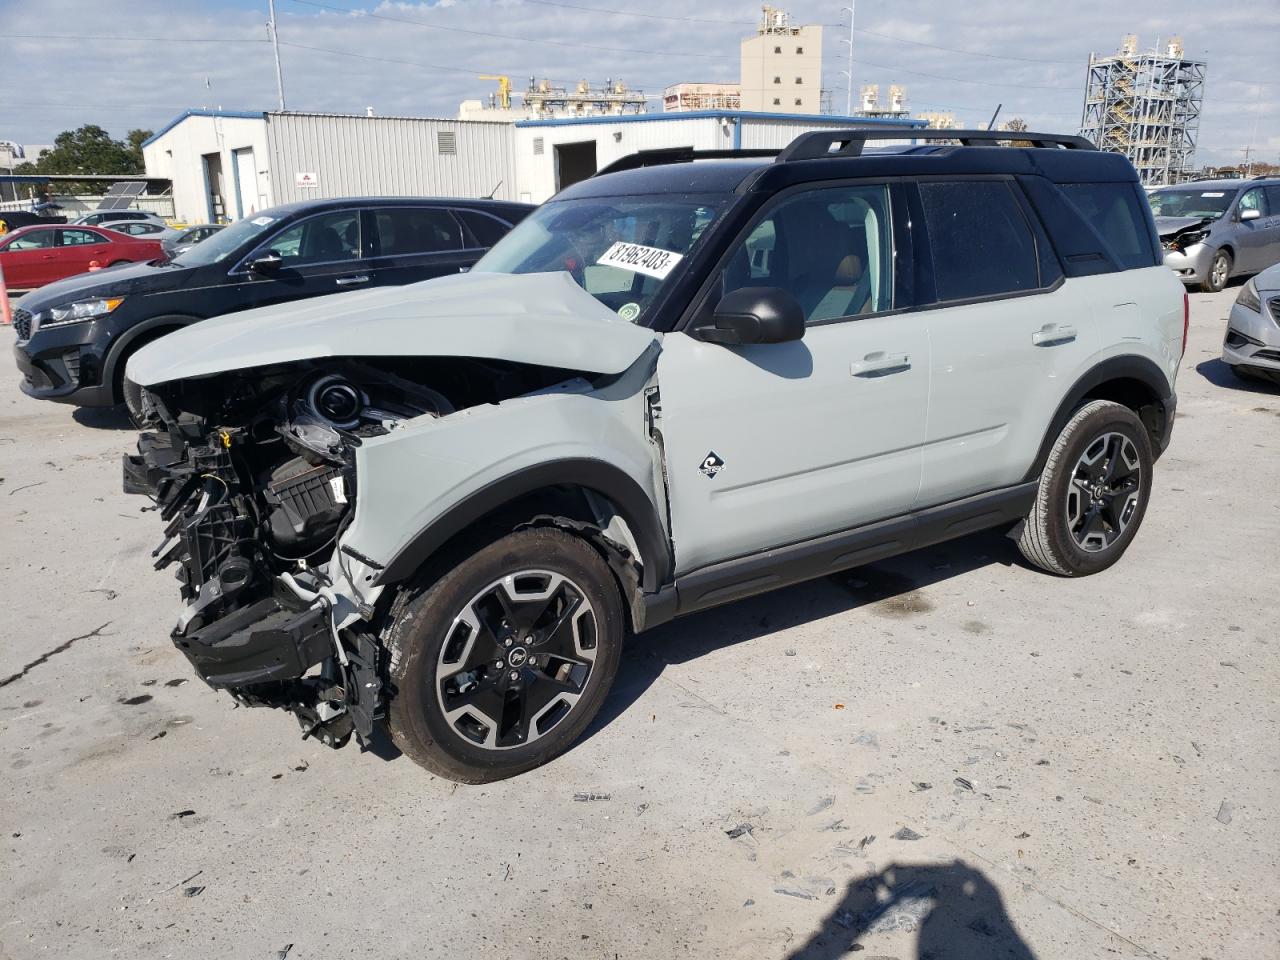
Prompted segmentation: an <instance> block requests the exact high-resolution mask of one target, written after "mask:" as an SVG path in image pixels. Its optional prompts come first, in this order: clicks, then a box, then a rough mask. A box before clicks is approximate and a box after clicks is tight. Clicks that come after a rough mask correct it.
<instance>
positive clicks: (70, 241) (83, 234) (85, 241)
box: [58, 230, 107, 247]
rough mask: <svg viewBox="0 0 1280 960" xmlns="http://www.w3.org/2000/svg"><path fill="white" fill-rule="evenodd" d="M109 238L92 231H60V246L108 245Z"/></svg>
mask: <svg viewBox="0 0 1280 960" xmlns="http://www.w3.org/2000/svg"><path fill="white" fill-rule="evenodd" d="M106 242H107V238H106V237H104V236H102V234H100V233H94V232H93V231H92V230H59V231H58V246H61V247H84V246H88V245H90V244H93V243H106Z"/></svg>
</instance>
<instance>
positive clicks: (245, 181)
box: [233, 147, 258, 220]
mask: <svg viewBox="0 0 1280 960" xmlns="http://www.w3.org/2000/svg"><path fill="white" fill-rule="evenodd" d="M233 156H234V157H235V161H236V216H237V217H239V218H240V219H241V220H243V219H244V218H245V217H249V216H252V215H253V214H255V213H257V212H258V168H257V164H255V163H254V162H253V147H242V148H241V149H239V150H236V151H234V152H233Z"/></svg>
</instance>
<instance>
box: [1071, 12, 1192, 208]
mask: <svg viewBox="0 0 1280 960" xmlns="http://www.w3.org/2000/svg"><path fill="white" fill-rule="evenodd" d="M1183 53H1184V51H1183V48H1182V41H1181V40H1179V39H1178V38H1176V37H1175V38H1174V39H1172V40H1170V41H1169V42H1168V43H1167V44H1165V47H1164V51H1163V52H1158V51H1146V52H1142V53H1140V52H1138V38H1137V37H1136V36H1134V35H1132V34H1131V35H1129V36H1127V37H1125V38H1124V43H1123V44H1122V45H1121V47H1120V52H1119V53H1115V54H1110V55H1108V56H1097V55H1096V54H1090V55H1089V72H1088V77H1087V80H1086V85H1085V94H1084V117H1083V119H1082V121H1081V124H1080V132H1081V133H1082V134H1083V135H1084V136H1086V137H1088V138H1089V139H1090V140H1092V141H1093V142H1094V143H1096V144H1097V145H1098V147H1099V148H1100V149H1102V150H1109V151H1111V152H1112V153H1122V154H1124V155H1125V156H1126V157H1128V158H1129V160H1130V161H1131V162H1132V163H1133V165H1134V167H1136V168H1137V170H1138V176H1139V177H1140V178H1141V179H1142V182H1143V183H1144V184H1147V185H1161V184H1168V183H1178V182H1179V181H1181V180H1184V179H1187V178H1189V177H1190V176H1191V170H1192V164H1193V160H1194V155H1195V150H1196V139H1197V137H1198V136H1199V133H1200V110H1201V106H1202V104H1203V102H1204V83H1205V64H1204V63H1203V62H1202V61H1199V60H1188V59H1187V58H1186V57H1185V56H1184V55H1183Z"/></svg>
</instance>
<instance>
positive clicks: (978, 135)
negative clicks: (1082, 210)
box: [776, 127, 1097, 163]
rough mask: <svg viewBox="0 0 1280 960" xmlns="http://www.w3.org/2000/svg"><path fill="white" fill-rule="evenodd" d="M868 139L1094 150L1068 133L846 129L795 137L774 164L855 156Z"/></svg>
mask: <svg viewBox="0 0 1280 960" xmlns="http://www.w3.org/2000/svg"><path fill="white" fill-rule="evenodd" d="M868 140H959V141H960V143H961V145H962V146H966V147H972V146H977V145H979V144H986V145H993V146H994V145H995V144H997V143H1000V142H1008V141H1012V140H1019V141H1025V142H1028V143H1030V144H1031V145H1032V146H1033V147H1063V148H1065V149H1068V150H1096V149H1097V147H1095V146H1094V145H1093V144H1092V143H1091V142H1090V141H1089V140H1087V139H1085V138H1084V137H1077V136H1074V135H1070V134H1056V133H1029V132H1027V131H1025V130H922V129H920V128H919V127H876V128H875V129H870V128H856V129H849V130H815V131H814V132H812V133H803V134H801V135H800V136H798V137H796V138H795V139H794V140H792V141H791V143H790V144H788V145H787V147H786V148H785V149H783V150H782V151H781V152H780V153H779V154H778V156H777V161H776V162H778V163H788V162H790V161H792V160H820V159H823V158H825V157H857V156H861V155H862V148H863V147H864V146H866V143H867V141H868Z"/></svg>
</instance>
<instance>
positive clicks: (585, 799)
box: [573, 793, 613, 803]
mask: <svg viewBox="0 0 1280 960" xmlns="http://www.w3.org/2000/svg"><path fill="white" fill-rule="evenodd" d="M573 799H574V800H576V801H578V803H594V802H595V801H597V800H612V799H613V794H611V793H575V794H574V795H573Z"/></svg>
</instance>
